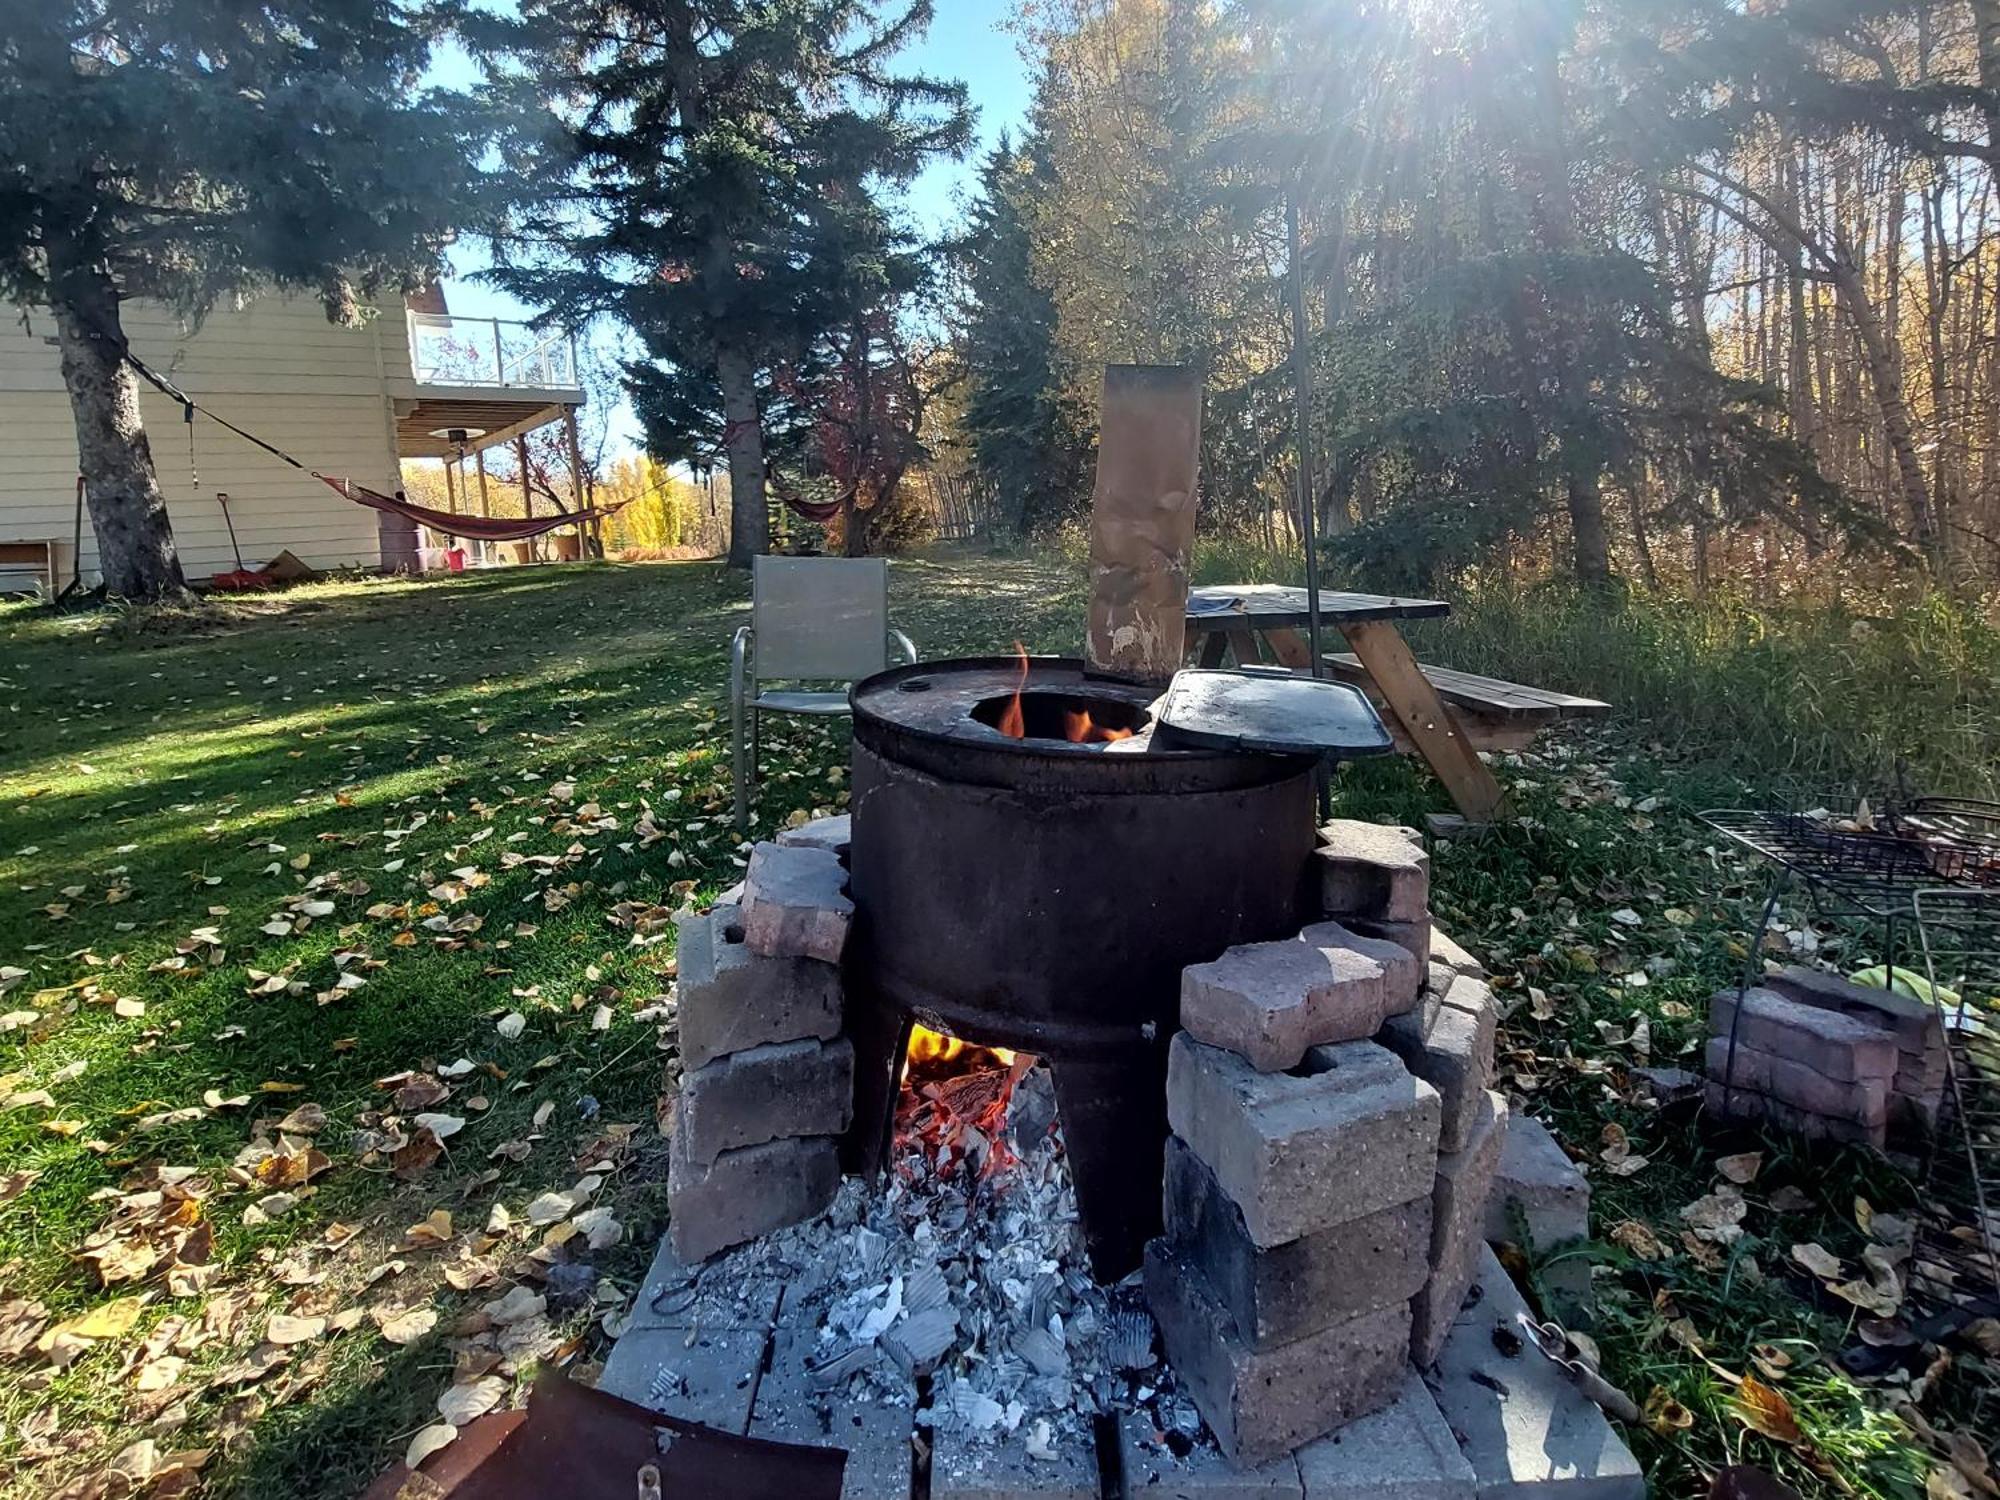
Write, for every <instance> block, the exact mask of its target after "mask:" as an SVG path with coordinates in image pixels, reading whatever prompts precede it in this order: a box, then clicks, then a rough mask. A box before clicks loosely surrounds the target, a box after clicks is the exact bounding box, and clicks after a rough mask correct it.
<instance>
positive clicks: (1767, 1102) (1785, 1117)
mask: <svg viewBox="0 0 2000 1500" xmlns="http://www.w3.org/2000/svg"><path fill="white" fill-rule="evenodd" d="M1701 1098H1702V1107H1703V1108H1704V1109H1706V1110H1708V1111H1709V1113H1711V1114H1713V1115H1715V1116H1716V1117H1717V1118H1719V1119H1726V1120H1761V1121H1762V1122H1764V1123H1765V1124H1767V1125H1775V1126H1777V1127H1778V1128H1779V1129H1780V1130H1789V1131H1791V1132H1792V1134H1794V1135H1802V1136H1804V1137H1806V1138H1807V1139H1808V1140H1815V1141H1845V1142H1848V1143H1849V1144H1852V1145H1857V1146H1872V1147H1873V1148H1874V1149H1875V1150H1877V1151H1880V1150H1882V1149H1883V1147H1884V1146H1885V1145H1886V1144H1887V1140H1888V1131H1887V1129H1886V1128H1885V1127H1883V1126H1880V1125H1857V1124H1856V1123H1855V1122H1854V1121H1852V1120H1833V1119H1829V1118H1827V1116H1825V1115H1816V1114H1812V1113H1809V1112H1808V1111H1806V1110H1803V1109H1797V1108H1795V1107H1793V1106H1792V1105H1789V1104H1786V1103H1785V1102H1784V1101H1783V1100H1779V1099H1772V1098H1770V1097H1768V1096H1767V1095H1764V1094H1760V1093H1758V1092H1757V1091H1756V1090H1754V1089H1742V1088H1732V1089H1724V1088H1723V1086H1722V1085H1721V1084H1719V1083H1715V1082H1713V1081H1711V1082H1709V1083H1708V1084H1705V1085H1704V1086H1703V1088H1702V1091H1701Z"/></svg>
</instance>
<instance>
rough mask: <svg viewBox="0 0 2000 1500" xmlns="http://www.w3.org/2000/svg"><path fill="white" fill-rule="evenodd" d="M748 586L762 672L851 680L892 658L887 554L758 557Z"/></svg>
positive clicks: (770, 676) (768, 677) (766, 677)
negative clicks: (889, 640)
mask: <svg viewBox="0 0 2000 1500" xmlns="http://www.w3.org/2000/svg"><path fill="white" fill-rule="evenodd" d="M750 592H751V600H752V609H753V620H754V623H755V625H756V629H757V641H756V649H755V662H754V668H755V671H756V674H757V676H758V678H759V679H760V680H763V681H773V680H777V679H781V678H782V679H819V678H831V679H837V680H839V681H842V682H851V681H853V680H854V679H855V678H858V677H866V676H867V675H868V674H869V673H871V672H879V671H881V670H882V669H883V668H884V667H886V666H887V665H888V664H889V645H888V636H889V564H888V562H887V561H886V560H885V559H883V558H879V557H759V558H756V559H755V560H754V562H753V563H752V571H751V585H750Z"/></svg>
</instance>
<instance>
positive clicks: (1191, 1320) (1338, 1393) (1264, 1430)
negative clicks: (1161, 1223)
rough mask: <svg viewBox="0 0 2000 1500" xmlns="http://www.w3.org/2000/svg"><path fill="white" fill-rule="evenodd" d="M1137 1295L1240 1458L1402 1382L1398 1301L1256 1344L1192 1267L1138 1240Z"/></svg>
mask: <svg viewBox="0 0 2000 1500" xmlns="http://www.w3.org/2000/svg"><path fill="white" fill-rule="evenodd" d="M1146 1301H1147V1305H1148V1306H1150V1307H1151V1308H1152V1310H1153V1318H1154V1320H1155V1321H1156V1322H1157V1323H1158V1324H1159V1327H1160V1342H1161V1345H1162V1347H1164V1348H1165V1350H1166V1351H1167V1358H1168V1359H1169V1360H1171V1361H1172V1363H1173V1367H1174V1373H1175V1374H1176V1375H1178V1376H1179V1377H1180V1380H1181V1384H1182V1385H1183V1387H1185V1389H1186V1390H1187V1393H1188V1395H1189V1396H1191V1397H1192V1398H1193V1399H1194V1404H1195V1406H1196V1407H1197V1408H1198V1409H1199V1410H1200V1412H1201V1414H1202V1416H1203V1417H1204V1418H1205V1419H1206V1420H1207V1422H1208V1425H1209V1427H1210V1428H1211V1429H1212V1430H1213V1431H1214V1433H1215V1440H1216V1443H1217V1444H1218V1445H1219V1446H1220V1447H1221V1449H1222V1451H1223V1453H1224V1454H1225V1455H1227V1456H1228V1457H1229V1458H1231V1459H1232V1460H1234V1461H1235V1462H1237V1463H1239V1464H1245V1465H1256V1464H1262V1463H1266V1462H1269V1461H1270V1460H1271V1459H1274V1458H1280V1457H1282V1456H1284V1455H1285V1454H1287V1453H1290V1452H1291V1451H1292V1450H1294V1449H1295V1448H1297V1447H1298V1446H1299V1444H1301V1443H1303V1442H1307V1441H1309V1440H1310V1439H1312V1438H1316V1437H1320V1436H1323V1435H1324V1434H1326V1433H1329V1432H1331V1431H1333V1430H1334V1429H1335V1428H1336V1427H1339V1426H1340V1425H1342V1424H1343V1423H1346V1422H1351V1421H1353V1420H1354V1419H1355V1418H1356V1417H1360V1416H1365V1415H1367V1414H1368V1413H1369V1412H1371V1411H1375V1410H1377V1409H1378V1408H1380V1407H1383V1406H1386V1405H1387V1404H1388V1403H1389V1402H1390V1401H1391V1400H1393V1399H1394V1398H1395V1394H1396V1388H1397V1387H1398V1385H1400V1384H1401V1382H1402V1377H1403V1370H1404V1368H1405V1361H1406V1358H1407V1351H1408V1349H1409V1340H1410V1312H1409V1309H1408V1308H1407V1307H1403V1306H1397V1307H1386V1308H1382V1309H1379V1310H1378V1311H1375V1312H1371V1313H1363V1314H1362V1315H1361V1316H1360V1317H1358V1318H1350V1319H1348V1320H1347V1321H1346V1322H1343V1323H1335V1324H1333V1325H1332V1326H1331V1327H1329V1328H1323V1329H1321V1330H1320V1331H1319V1332H1317V1333H1311V1334H1307V1335H1306V1336H1305V1337H1304V1338H1302V1339H1295V1340H1294V1341H1293V1342H1291V1343H1289V1344H1281V1345H1280V1346H1278V1347H1277V1348H1275V1349H1270V1350H1266V1351H1263V1352H1261V1353H1260V1352H1258V1351H1257V1350H1254V1349H1252V1348H1250V1346H1249V1345H1248V1344H1246V1343H1245V1342H1244V1341H1243V1338H1242V1335H1241V1334H1239V1333H1238V1332H1237V1330H1236V1325H1235V1324H1234V1323H1233V1322H1231V1321H1230V1318H1229V1314H1228V1313H1227V1312H1225V1311H1223V1309H1222V1307H1221V1305H1220V1304H1219V1303H1217V1302H1216V1301H1215V1299H1214V1297H1213V1296H1212V1295H1211V1294H1210V1293H1209V1291H1208V1288H1207V1286H1206V1284H1205V1283H1204V1281H1203V1279H1202V1275H1201V1272H1200V1271H1198V1270H1197V1269H1195V1267H1194V1266H1192V1265H1190V1264H1189V1263H1188V1262H1187V1261H1186V1260H1185V1259H1183V1258H1182V1257H1180V1256H1178V1255H1176V1254H1175V1253H1174V1252H1173V1250H1172V1248H1171V1247H1170V1246H1169V1245H1168V1244H1167V1242H1166V1241H1165V1240H1154V1241H1153V1242H1152V1243H1151V1244H1149V1245H1147V1247H1146Z"/></svg>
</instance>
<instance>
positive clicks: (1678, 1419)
mask: <svg viewBox="0 0 2000 1500" xmlns="http://www.w3.org/2000/svg"><path fill="white" fill-rule="evenodd" d="M1642 1415H1643V1416H1644V1418H1645V1422H1646V1426H1647V1427H1649V1428H1650V1429H1652V1430H1653V1431H1654V1432H1658V1433H1662V1434H1672V1433H1676V1432H1686V1431H1687V1430H1688V1429H1689V1428H1690V1427H1692V1426H1694V1413H1693V1412H1691V1411H1689V1410H1688V1409H1687V1408H1686V1407H1685V1406H1683V1405H1681V1403H1680V1402H1679V1401H1677V1400H1675V1399H1674V1394H1673V1392H1672V1391H1670V1390H1668V1389H1667V1388H1666V1387H1665V1386H1663V1385H1656V1386H1654V1387H1653V1389H1652V1392H1651V1393H1650V1394H1649V1395H1648V1396H1647V1397H1646V1406H1645V1410H1644V1412H1643V1413H1642Z"/></svg>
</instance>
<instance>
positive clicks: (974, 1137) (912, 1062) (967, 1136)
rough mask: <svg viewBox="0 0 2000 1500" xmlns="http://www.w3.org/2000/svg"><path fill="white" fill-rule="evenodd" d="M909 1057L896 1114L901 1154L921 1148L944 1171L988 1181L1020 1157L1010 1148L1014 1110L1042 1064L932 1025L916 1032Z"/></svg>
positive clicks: (1025, 1056) (1026, 1056) (917, 1029)
mask: <svg viewBox="0 0 2000 1500" xmlns="http://www.w3.org/2000/svg"><path fill="white" fill-rule="evenodd" d="M906 1056H907V1058H908V1065H907V1066H906V1067H905V1069H904V1072H903V1093H902V1099H901V1101H900V1103H899V1104H898V1105H897V1108H896V1136H897V1144H898V1149H899V1150H900V1149H906V1148H909V1147H917V1148H920V1149H921V1150H922V1152H923V1154H924V1156H925V1157H926V1158H927V1159H929V1160H930V1161H932V1162H934V1163H936V1164H937V1165H938V1166H939V1167H941V1168H942V1167H946V1166H948V1165H952V1164H955V1163H964V1164H965V1165H966V1166H968V1167H970V1168H971V1169H972V1170H973V1171H975V1172H976V1173H977V1174H978V1175H979V1176H981V1177H986V1176H990V1175H992V1174H993V1173H995V1172H997V1171H1000V1170H1002V1169H1004V1168H1005V1167H1006V1166H1008V1165H1009V1164H1010V1163H1011V1162H1012V1161H1013V1160H1014V1153H1013V1150H1012V1148H1011V1147H1010V1146H1009V1145H1008V1143H1007V1105H1008V1102H1009V1101H1010V1100H1011V1099H1012V1098H1013V1097H1014V1085H1015V1084H1017V1083H1019V1082H1020V1081H1021V1076H1022V1075H1023V1074H1024V1073H1026V1072H1027V1071H1028V1069H1029V1068H1031V1067H1033V1066H1034V1065H1035V1060H1034V1058H1032V1057H1029V1056H1028V1055H1027V1054H1025V1053H1019V1052H1013V1051H1010V1050H1009V1049H1008V1048H1005V1047H981V1046H977V1045H975V1044H974V1043H971V1042H967V1041H964V1040H962V1039H961V1038H959V1037H955V1036H946V1035H944V1034H943V1033H942V1032H938V1031H932V1030H931V1029H930V1028H929V1027H927V1026H918V1027H916V1028H915V1029H914V1030H912V1031H911V1033H910V1046H909V1050H908V1052H907V1053H906Z"/></svg>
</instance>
